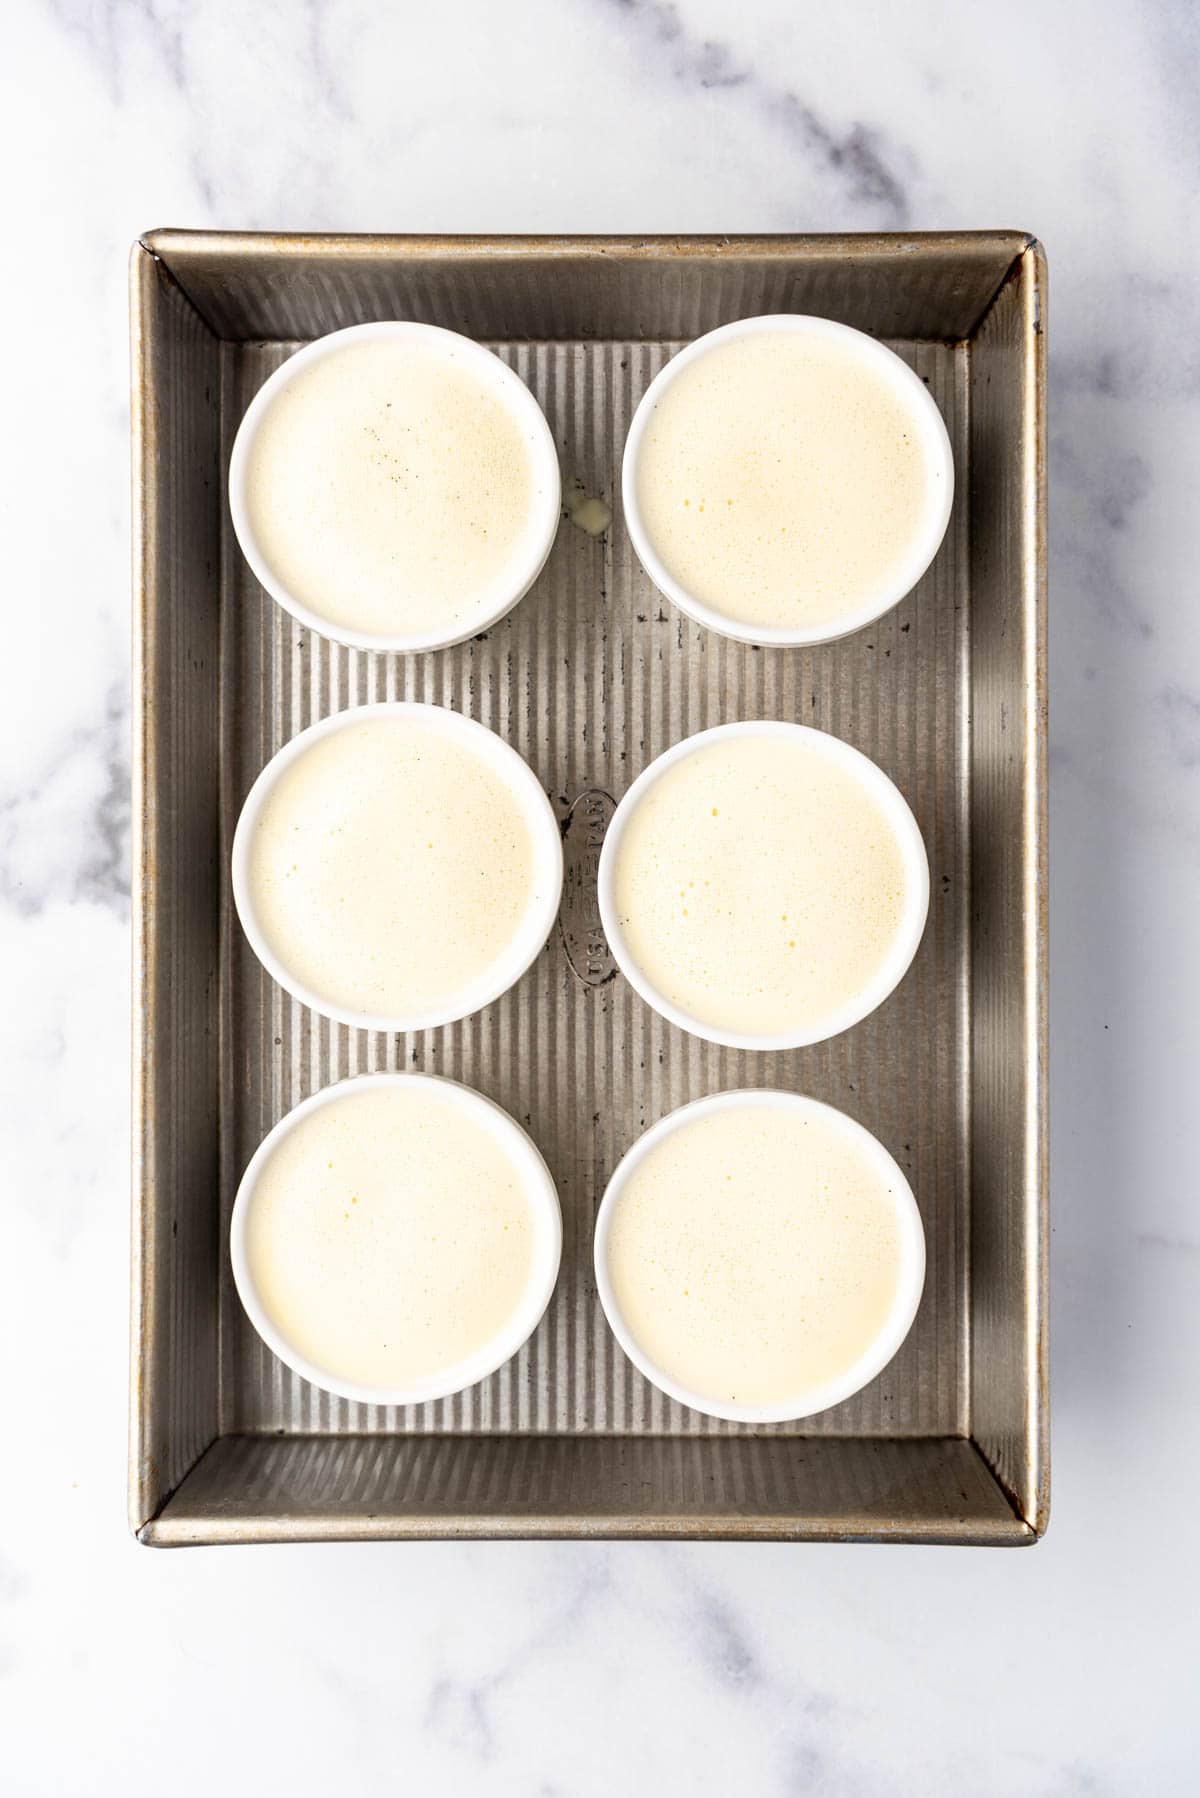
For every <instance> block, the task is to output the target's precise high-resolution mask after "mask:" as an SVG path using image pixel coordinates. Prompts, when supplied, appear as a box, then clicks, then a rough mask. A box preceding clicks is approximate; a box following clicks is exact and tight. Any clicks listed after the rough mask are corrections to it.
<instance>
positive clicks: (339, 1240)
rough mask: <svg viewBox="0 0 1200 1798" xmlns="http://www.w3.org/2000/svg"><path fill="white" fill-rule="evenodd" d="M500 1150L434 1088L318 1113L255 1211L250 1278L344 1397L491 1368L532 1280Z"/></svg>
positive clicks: (388, 1091)
mask: <svg viewBox="0 0 1200 1798" xmlns="http://www.w3.org/2000/svg"><path fill="white" fill-rule="evenodd" d="M527 1178H528V1175H527V1173H525V1172H523V1170H522V1168H521V1167H520V1166H519V1165H518V1163H517V1162H516V1160H515V1159H514V1157H513V1156H512V1154H511V1153H509V1151H508V1149H507V1148H506V1146H505V1143H504V1140H503V1136H502V1135H501V1134H498V1133H497V1132H496V1131H495V1130H493V1129H492V1128H489V1127H488V1126H487V1124H485V1123H484V1122H482V1121H481V1120H480V1119H478V1118H477V1117H475V1116H473V1115H471V1114H470V1113H469V1112H466V1111H464V1109H463V1107H462V1106H461V1105H460V1104H458V1103H455V1102H454V1099H453V1097H452V1095H447V1094H445V1093H442V1092H439V1091H438V1088H437V1084H436V1083H435V1082H426V1081H413V1082H412V1084H411V1085H408V1084H406V1083H400V1082H398V1083H396V1084H393V1085H380V1086H368V1087H365V1088H364V1089H363V1090H361V1091H358V1092H354V1091H350V1092H347V1093H346V1094H344V1095H343V1096H340V1097H338V1098H336V1099H334V1100H332V1101H330V1102H329V1103H327V1104H324V1105H320V1106H318V1107H317V1108H316V1109H315V1110H313V1111H311V1112H310V1113H309V1114H308V1115H307V1116H306V1117H304V1118H301V1119H300V1121H299V1122H298V1123H297V1124H296V1125H295V1126H294V1127H293V1128H292V1129H291V1130H290V1131H288V1132H287V1134H285V1135H284V1136H283V1137H282V1138H281V1139H280V1141H279V1143H278V1144H277V1145H276V1147H275V1148H274V1149H273V1150H272V1151H271V1152H270V1154H269V1155H268V1157H267V1159H266V1162H265V1163H264V1165H263V1167H262V1169H261V1171H260V1172H259V1174H258V1176H257V1179H256V1181H255V1184H254V1186H253V1189H252V1191H251V1193H250V1195H249V1205H248V1211H247V1215H246V1221H245V1237H244V1241H245V1266H246V1270H247V1272H248V1274H249V1277H250V1281H251V1284H252V1286H253V1289H254V1293H255V1295H256V1297H257V1299H258V1302H259V1304H260V1305H261V1307H262V1309H263V1311H264V1312H265V1314H266V1317H267V1319H268V1321H269V1322H270V1324H271V1325H272V1326H273V1328H274V1329H275V1330H276V1331H277V1332H278V1334H279V1336H280V1337H281V1338H282V1340H283V1342H284V1343H285V1344H286V1345H288V1347H290V1348H291V1349H292V1350H294V1351H296V1352H297V1353H298V1354H299V1355H301V1356H302V1357H303V1358H304V1359H305V1360H307V1361H308V1362H310V1363H311V1364H312V1366H313V1367H314V1368H315V1369H316V1370H317V1371H318V1372H319V1373H323V1374H326V1375H328V1376H329V1377H330V1378H332V1379H334V1380H337V1381H339V1382H342V1383H345V1384H348V1385H353V1386H362V1387H377V1388H384V1389H388V1388H390V1389H392V1390H395V1389H397V1388H406V1387H408V1388H411V1387H414V1386H419V1385H420V1384H421V1383H422V1382H425V1381H432V1382H436V1381H437V1379H438V1377H439V1376H440V1375H442V1374H443V1373H445V1372H446V1371H447V1370H448V1369H451V1368H454V1367H457V1366H459V1364H461V1363H463V1362H465V1361H468V1360H469V1359H470V1358H471V1357H472V1356H475V1355H479V1354H481V1353H482V1352H483V1351H484V1350H486V1349H487V1347H488V1345H489V1344H490V1343H493V1342H494V1341H496V1339H497V1338H498V1337H499V1336H500V1335H501V1333H502V1332H504V1331H505V1330H506V1328H507V1327H508V1326H509V1325H510V1324H511V1322H512V1320H513V1318H514V1316H515V1315H516V1314H518V1313H519V1311H520V1309H521V1306H522V1303H523V1301H524V1300H525V1299H526V1295H527V1293H528V1291H529V1289H530V1286H531V1282H532V1281H533V1279H534V1272H535V1260H536V1253H535V1251H536V1242H537V1231H536V1220H535V1217H534V1213H533V1209H532V1204H531V1200H530V1196H529V1192H528V1189H527V1186H526V1183H525V1182H526V1180H527Z"/></svg>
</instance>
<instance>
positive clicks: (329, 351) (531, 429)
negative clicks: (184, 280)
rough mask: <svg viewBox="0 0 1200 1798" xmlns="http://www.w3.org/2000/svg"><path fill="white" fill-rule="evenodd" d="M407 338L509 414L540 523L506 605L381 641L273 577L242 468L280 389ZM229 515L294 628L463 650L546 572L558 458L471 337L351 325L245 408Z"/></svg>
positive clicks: (557, 494) (375, 645) (272, 380)
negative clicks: (523, 450)
mask: <svg viewBox="0 0 1200 1798" xmlns="http://www.w3.org/2000/svg"><path fill="white" fill-rule="evenodd" d="M404 338H419V339H421V340H422V341H424V342H427V343H430V344H432V345H433V346H434V347H435V348H441V349H443V350H447V349H449V348H451V347H452V348H453V349H454V353H455V355H456V356H457V357H459V358H461V359H462V360H463V361H464V362H466V363H467V364H469V366H470V367H471V369H472V370H474V371H475V372H476V373H477V374H478V375H479V377H480V379H481V380H482V381H483V382H484V384H485V385H486V386H487V387H488V388H489V390H490V391H491V392H492V393H493V394H494V395H495V397H496V398H497V399H499V400H500V401H501V402H502V403H503V405H504V406H505V407H506V409H507V410H508V412H509V414H510V416H511V417H512V418H513V420H514V421H515V423H516V424H517V426H518V428H519V429H520V431H521V434H522V436H523V438H524V440H525V442H526V444H527V445H528V447H529V451H530V455H531V457H532V459H533V467H534V477H535V491H536V499H537V522H538V524H539V525H540V529H539V530H538V531H537V532H536V533H535V534H534V535H533V537H532V538H531V546H530V553H529V557H528V560H527V561H526V562H525V563H524V565H522V566H520V567H518V568H517V569H516V570H515V572H514V577H513V581H512V589H511V591H510V592H508V593H506V594H505V595H504V597H503V599H501V600H500V601H499V602H498V603H497V604H495V605H494V606H493V607H492V608H491V610H490V611H487V612H481V613H479V614H478V616H476V617H475V618H473V619H472V621H471V623H470V625H469V626H467V628H466V629H464V630H462V631H458V632H455V633H452V634H451V635H450V636H446V635H445V634H444V632H440V631H424V632H409V633H403V632H401V633H398V634H394V635H391V634H389V635H381V634H379V633H378V632H371V631H357V630H353V629H351V628H350V627H348V626H346V625H342V624H335V623H334V622H333V621H332V620H331V619H328V618H324V617H322V615H321V614H320V613H319V612H316V611H314V610H313V609H312V608H311V607H310V606H307V605H305V604H304V603H303V602H302V601H301V600H299V599H297V598H296V596H295V595H294V594H293V593H292V592H290V591H289V589H288V588H287V587H286V586H285V585H284V583H283V582H282V581H281V580H280V578H279V576H278V575H277V574H276V573H275V572H274V570H273V569H272V567H271V565H270V563H269V562H268V560H267V558H266V556H264V554H263V552H262V550H261V548H260V547H259V544H258V540H257V538H256V537H255V534H254V530H253V527H252V526H251V523H250V515H249V508H248V506H247V503H246V479H247V467H248V462H249V456H250V449H251V446H252V444H253V441H254V436H255V433H256V432H257V430H258V428H259V426H260V424H261V423H262V420H263V418H264V416H265V414H266V412H267V410H268V409H269V407H270V406H271V405H272V403H273V402H274V401H275V400H276V399H277V398H278V396H279V395H280V393H281V392H282V391H283V390H284V388H285V387H287V386H289V385H290V383H291V382H292V381H294V380H295V378H296V376H297V375H299V374H302V373H303V372H304V370H305V369H307V368H311V367H312V365H313V363H314V362H320V361H322V360H324V358H325V357H327V356H332V355H336V354H337V353H338V352H339V351H341V350H344V349H349V348H351V347H352V346H354V345H355V344H360V343H378V342H381V341H383V342H395V341H397V340H399V339H404ZM229 510H230V514H231V516H232V518H233V528H234V533H235V534H236V536H237V540H238V543H239V544H240V545H241V549H242V554H243V555H244V556H245V558H246V560H247V562H248V563H249V564H250V567H251V569H252V571H253V573H254V578H255V579H256V580H257V581H258V583H259V585H260V586H262V587H264V588H265V589H266V591H267V592H268V593H269V594H270V595H271V597H272V599H274V600H276V601H277V602H278V603H279V604H280V605H281V606H282V607H283V609H284V610H285V611H286V612H290V613H291V615H292V617H293V618H295V619H296V621H297V623H299V624H303V625H307V626H308V628H309V629H310V630H314V631H318V632H319V633H320V635H321V636H323V637H328V638H331V639H332V640H333V641H334V642H335V643H345V644H347V645H348V646H349V647H350V648H351V649H368V650H382V651H385V652H392V653H395V654H399V655H422V654H424V653H425V652H427V651H429V650H434V649H449V648H451V647H452V646H453V645H454V644H455V643H465V642H466V641H467V639H468V638H470V637H474V636H476V635H477V634H478V633H479V632H480V631H485V630H488V629H490V627H491V626H492V625H493V624H495V623H496V622H497V620H498V619H500V618H503V617H504V616H505V614H506V613H508V612H511V611H512V609H513V607H514V606H515V605H516V604H517V601H518V600H520V599H523V598H524V596H525V594H526V593H528V591H529V589H530V588H531V587H532V585H533V583H534V581H536V579H537V577H538V575H539V574H540V573H541V572H542V569H543V567H544V566H545V563H546V558H547V556H548V555H549V554H550V550H551V548H552V546H553V544H554V539H555V535H556V534H557V531H558V525H559V518H560V516H561V510H562V476H561V474H560V472H559V466H558V452H557V451H556V449H555V447H554V438H553V436H552V434H551V431H550V426H549V425H548V424H547V422H546V415H545V413H544V412H543V411H542V408H541V407H540V406H539V405H538V402H537V400H536V399H535V398H534V396H533V394H532V393H531V392H530V391H529V389H528V387H526V385H525V383H524V381H522V379H521V377H520V375H518V374H516V373H515V372H514V370H513V369H511V368H509V367H508V365H507V364H506V363H504V362H501V360H500V358H499V356H496V355H493V353H492V352H491V350H488V349H485V348H484V346H483V345H482V344H481V343H476V342H475V340H474V338H471V337H464V336H462V335H461V334H460V333H459V332H457V331H445V330H443V329H442V328H441V327H440V326H439V325H422V324H417V323H415V322H413V321H410V320H402V319H394V320H387V321H384V322H382V323H379V324H370V325H349V326H347V327H346V329H345V330H342V331H331V332H330V333H329V335H328V336H327V337H318V338H317V339H316V341H315V342H314V343H310V344H306V345H305V347H304V348H303V349H302V350H297V351H296V354H295V355H294V356H290V357H289V358H288V360H287V361H286V362H285V363H284V364H283V366H282V367H281V368H277V369H276V370H275V373H274V374H273V375H271V376H269V377H268V379H267V380H266V381H264V383H263V385H262V386H261V387H260V388H259V390H258V392H257V393H256V394H255V396H254V398H253V399H252V400H251V402H250V404H249V405H248V406H247V408H246V411H245V413H244V415H243V417H242V422H241V424H240V425H239V426H238V431H237V436H236V437H235V438H234V440H233V452H232V454H231V456H230V459H229Z"/></svg>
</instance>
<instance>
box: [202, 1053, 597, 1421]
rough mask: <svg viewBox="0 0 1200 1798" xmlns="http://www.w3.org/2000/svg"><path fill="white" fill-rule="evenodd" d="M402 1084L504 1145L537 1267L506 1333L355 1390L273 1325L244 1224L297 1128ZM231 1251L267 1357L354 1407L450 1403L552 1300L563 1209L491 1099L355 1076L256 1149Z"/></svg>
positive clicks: (427, 1078) (519, 1340)
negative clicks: (262, 1181)
mask: <svg viewBox="0 0 1200 1798" xmlns="http://www.w3.org/2000/svg"><path fill="white" fill-rule="evenodd" d="M399 1085H408V1086H413V1085H424V1086H435V1087H436V1088H437V1089H438V1092H439V1094H441V1095H442V1096H444V1097H445V1098H447V1099H448V1100H449V1101H450V1102H451V1103H452V1104H454V1105H456V1106H458V1107H460V1108H461V1110H462V1111H463V1113H464V1114H468V1115H470V1116H471V1117H473V1118H474V1119H475V1121H476V1122H478V1123H481V1124H483V1125H484V1127H485V1128H487V1129H488V1130H490V1131H492V1132H493V1133H494V1134H495V1136H496V1137H497V1139H498V1140H499V1141H500V1142H502V1143H503V1145H504V1146H505V1148H506V1149H507V1150H508V1152H509V1153H510V1154H511V1156H512V1159H513V1161H514V1162H515V1164H516V1166H517V1168H518V1170H519V1172H520V1174H521V1176H522V1183H523V1185H524V1187H525V1190H526V1192H527V1194H528V1196H529V1200H530V1207H531V1210H532V1212H533V1216H534V1230H535V1249H534V1266H533V1271H532V1273H531V1276H530V1279H529V1283H528V1285H527V1287H526V1290H525V1292H524V1293H523V1294H522V1298H521V1304H520V1307H519V1309H518V1310H517V1311H515V1312H514V1313H513V1315H512V1317H511V1319H510V1320H509V1322H508V1323H507V1325H506V1326H505V1328H504V1329H503V1330H502V1331H500V1332H499V1334H498V1335H496V1336H494V1337H493V1338H492V1340H491V1341H490V1342H488V1343H486V1344H485V1345H484V1346H483V1347H482V1348H481V1349H479V1350H478V1351H477V1352H476V1353H475V1354H474V1355H471V1356H469V1357H468V1358H467V1359H466V1360H465V1361H459V1362H456V1363H455V1364H454V1365H453V1366H451V1367H448V1368H446V1369H444V1370H443V1371H442V1372H441V1373H439V1374H437V1375H433V1376H431V1377H430V1378H429V1379H427V1380H424V1381H422V1382H420V1383H417V1384H414V1385H411V1386H403V1387H400V1386H358V1385H355V1384H354V1383H353V1382H351V1381H347V1380H341V1379H337V1378H335V1377H334V1376H332V1375H330V1374H328V1373H326V1372H325V1371H324V1369H323V1368H320V1367H317V1366H315V1365H314V1364H313V1363H312V1362H311V1361H309V1360H308V1359H307V1358H306V1356H304V1355H302V1354H301V1353H300V1352H299V1350H297V1349H295V1348H293V1346H292V1345H291V1343H290V1342H288V1341H287V1339H286V1338H285V1337H284V1336H282V1335H281V1334H280V1332H279V1331H278V1330H277V1329H276V1328H275V1325H274V1324H273V1323H272V1322H271V1319H270V1318H269V1317H268V1316H267V1314H266V1312H265V1310H264V1309H263V1306H262V1302H261V1300H260V1299H259V1296H258V1292H257V1290H256V1288H255V1285H254V1280H253V1278H252V1276H251V1273H250V1268H249V1263H248V1260H247V1255H246V1224H247V1219H248V1216H249V1212H250V1207H251V1205H252V1203H253V1200H254V1189H255V1187H256V1185H257V1183H258V1180H259V1177H260V1175H261V1173H262V1170H263V1168H264V1167H265V1165H266V1163H267V1161H268V1160H269V1159H270V1157H271V1155H272V1154H273V1153H274V1151H275V1150H276V1149H277V1148H278V1146H279V1144H280V1143H281V1142H282V1141H283V1139H284V1138H285V1137H287V1136H289V1135H290V1134H291V1132H292V1131H293V1130H294V1129H295V1127H296V1125H297V1124H299V1123H300V1122H302V1120H303V1119H304V1118H306V1117H309V1116H311V1114H312V1113H313V1112H314V1111H317V1110H319V1109H320V1108H321V1107H322V1106H324V1105H330V1104H333V1103H334V1102H335V1101H337V1100H339V1099H344V1098H348V1097H351V1096H352V1095H353V1094H355V1093H358V1092H362V1091H364V1090H365V1089H366V1088H368V1087H372V1086H399ZM229 1254H230V1260H231V1262H232V1264H233V1280H234V1285H235V1286H236V1287H237V1293H238V1297H239V1299H240V1300H241V1302H242V1307H243V1309H244V1310H245V1313H246V1315H247V1317H248V1318H249V1319H250V1322H251V1323H252V1324H253V1325H254V1328H255V1329H256V1330H257V1332H258V1334H259V1335H260V1336H261V1337H262V1340H263V1341H264V1342H265V1343H266V1345H267V1347H268V1348H269V1349H270V1350H271V1352H272V1354H274V1355H277V1356H278V1358H279V1359H280V1360H281V1361H282V1362H283V1363H284V1364H285V1365H286V1366H287V1367H290V1368H291V1369H292V1371H293V1373H298V1374H299V1375H300V1376H301V1378H302V1379H305V1380H309V1381H311V1383H312V1384H313V1385H314V1386H320V1387H322V1388H323V1389H324V1390H325V1391H326V1392H332V1393H335V1394H336V1395H337V1397H338V1398H347V1399H353V1400H355V1401H357V1402H358V1403H359V1404H364V1405H419V1404H425V1403H427V1402H429V1401H430V1400H432V1399H439V1398H448V1397H450V1395H451V1394H452V1393H455V1392H461V1391H462V1390H463V1389H464V1387H467V1386H474V1385H475V1384H476V1382H477V1381H479V1380H485V1379H486V1378H487V1377H488V1375H489V1374H493V1373H495V1372H496V1370H497V1368H500V1367H503V1366H504V1363H505V1362H506V1361H509V1360H511V1359H512V1357H513V1356H514V1355H515V1354H516V1353H517V1351H518V1349H520V1348H521V1347H522V1346H523V1345H524V1344H525V1343H526V1342H527V1341H528V1340H529V1338H530V1337H531V1336H532V1335H533V1332H534V1331H535V1330H536V1329H537V1327H538V1324H539V1323H540V1322H541V1320H542V1317H543V1315H544V1313H545V1310H546V1306H547V1305H548V1304H549V1303H550V1296H551V1294H552V1293H553V1291H554V1286H555V1282H556V1281H557V1279H558V1268H559V1262H560V1260H561V1258H562V1211H561V1209H560V1207H559V1203H558V1194H557V1192H556V1191H555V1187H554V1180H553V1178H552V1176H551V1173H550V1170H549V1168H548V1167H547V1166H546V1163H545V1161H544V1160H543V1159H542V1155H541V1152H540V1151H539V1149H538V1147H537V1145H536V1143H534V1141H533V1139H532V1138H531V1137H530V1136H529V1135H528V1134H527V1133H526V1132H525V1131H524V1130H522V1128H521V1126H520V1125H519V1124H518V1123H517V1122H516V1120H515V1119H514V1118H511V1117H510V1116H509V1114H508V1113H507V1111H504V1110H502V1109H501V1107H500V1106H499V1105H496V1104H494V1103H493V1101H492V1100H491V1099H486V1098H484V1096H483V1094H482V1093H477V1092H476V1091H475V1090H474V1089H473V1088H472V1087H469V1086H463V1085H461V1084H460V1083H459V1082H458V1081H457V1080H448V1079H446V1078H445V1077H444V1076H442V1075H439V1074H357V1075H355V1076H354V1077H353V1078H352V1079H349V1080H339V1081H338V1082H337V1083H336V1084H335V1085H333V1086H327V1087H324V1088H323V1089H322V1090H321V1091H320V1092H319V1093H314V1094H313V1096H312V1097H311V1098H309V1099H305V1100H303V1101H302V1103H301V1104H299V1105H297V1106H296V1107H295V1108H294V1109H293V1110H292V1111H289V1112H288V1114H287V1116H286V1117H282V1118H280V1120H279V1122H278V1123H277V1124H276V1125H275V1128H274V1129H273V1130H272V1131H271V1132H270V1133H269V1134H268V1135H267V1136H266V1137H264V1139H263V1141H262V1142H261V1143H260V1144H259V1146H258V1148H257V1149H256V1150H255V1152H254V1154H253V1156H252V1157H251V1159H250V1163H249V1165H248V1166H247V1168H246V1171H245V1173H244V1174H243V1175H242V1178H241V1182H240V1184H239V1186H238V1190H237V1197H236V1198H235V1199H234V1202H233V1216H232V1218H231V1219H230V1225H229Z"/></svg>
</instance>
